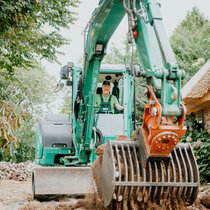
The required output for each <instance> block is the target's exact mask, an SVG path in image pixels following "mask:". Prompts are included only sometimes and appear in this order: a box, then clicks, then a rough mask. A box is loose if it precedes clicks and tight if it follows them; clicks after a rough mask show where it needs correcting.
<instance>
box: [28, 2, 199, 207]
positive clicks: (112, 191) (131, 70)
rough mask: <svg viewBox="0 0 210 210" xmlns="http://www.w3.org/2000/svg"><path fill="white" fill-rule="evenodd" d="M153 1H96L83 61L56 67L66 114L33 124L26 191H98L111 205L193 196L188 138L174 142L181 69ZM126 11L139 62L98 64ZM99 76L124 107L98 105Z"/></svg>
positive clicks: (195, 184)
mask: <svg viewBox="0 0 210 210" xmlns="http://www.w3.org/2000/svg"><path fill="white" fill-rule="evenodd" d="M160 6H161V5H160V4H159V3H158V2H157V1H156V0H100V1H99V4H98V7H97V8H96V9H95V10H94V12H93V14H92V17H91V19H90V21H89V22H88V24H87V26H86V28H85V30H84V59H83V66H82V67H80V66H76V65H74V64H73V63H68V65H66V66H64V67H62V68H61V79H62V80H64V81H66V84H67V86H72V114H71V117H70V116H69V115H64V114H63V115H62V114H59V115H48V116H46V117H45V118H43V119H42V120H41V121H40V122H39V125H38V127H37V133H36V159H35V163H37V164H38V165H40V167H36V168H35V169H34V171H33V174H32V192H33V198H36V197H39V196H43V195H50V194H75V195H76V194H85V193H95V192H96V191H97V193H98V194H99V197H100V198H101V200H102V202H103V205H104V206H105V207H109V206H110V205H112V208H113V209H128V203H130V204H129V205H131V206H136V207H137V209H138V207H139V206H141V204H142V203H144V204H146V203H150V204H160V205H161V204H162V203H163V202H164V201H166V200H177V201H179V202H184V203H185V204H188V205H191V204H193V202H194V201H195V199H196V197H197V194H198V189H199V172H198V167H197V164H196V160H195V157H194V154H193V151H192V148H191V146H190V144H188V143H179V141H180V139H181V137H182V136H183V134H184V133H185V131H186V127H185V126H184V120H185V115H186V108H185V106H184V103H183V102H182V98H181V93H180V90H181V80H182V79H183V78H184V76H185V72H184V71H183V70H181V69H179V67H178V65H177V62H176V59H175V56H174V53H173V50H172V48H171V45H170V43H169V39H168V38H167V36H166V33H165V31H164V27H163V23H162V17H161V13H160ZM125 15H127V17H128V41H129V42H133V43H135V45H136V48H137V51H138V56H139V59H140V64H135V63H133V62H131V63H126V64H125V65H103V64H101V63H102V60H103V58H104V55H105V54H106V49H107V45H108V42H109V40H110V38H111V36H112V35H113V33H114V32H115V30H116V29H117V27H118V25H119V24H120V22H121V20H122V19H123V18H124V16H125ZM138 77H143V78H145V80H146V85H141V84H139V82H138ZM103 81H109V83H110V84H111V90H110V93H111V94H112V95H114V96H115V97H116V98H117V99H118V101H119V103H120V104H121V105H122V106H123V107H124V110H123V111H121V112H119V111H118V110H115V111H114V112H109V111H107V112H104V113H98V112H97V107H96V96H97V94H101V87H102V84H103ZM61 84H63V83H60V84H59V85H58V86H57V89H59V88H60V87H61V86H63V85H61ZM137 85H140V86H142V87H143V88H145V97H146V98H147V104H146V105H145V107H144V114H143V123H142V125H141V126H138V125H137V124H136V105H135V104H136V102H135V101H136V91H135V90H136V86H137ZM121 137H123V138H121ZM101 147H103V153H102V154H101V155H99V157H98V153H96V154H95V152H96V151H97V149H100V148H101ZM113 205H114V206H115V207H113ZM126 206H127V207H126ZM142 208H143V207H142Z"/></svg>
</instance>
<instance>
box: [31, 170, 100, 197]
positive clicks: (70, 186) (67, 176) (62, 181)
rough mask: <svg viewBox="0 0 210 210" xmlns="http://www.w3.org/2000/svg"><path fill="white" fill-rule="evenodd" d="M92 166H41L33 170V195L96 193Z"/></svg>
mask: <svg viewBox="0 0 210 210" xmlns="http://www.w3.org/2000/svg"><path fill="white" fill-rule="evenodd" d="M95 192H96V187H95V182H94V180H93V178H92V174H91V169H90V167H39V168H35V169H34V170H33V172H32V197H33V199H34V198H37V197H40V196H44V195H61V194H67V195H83V194H89V193H91V194H92V193H95Z"/></svg>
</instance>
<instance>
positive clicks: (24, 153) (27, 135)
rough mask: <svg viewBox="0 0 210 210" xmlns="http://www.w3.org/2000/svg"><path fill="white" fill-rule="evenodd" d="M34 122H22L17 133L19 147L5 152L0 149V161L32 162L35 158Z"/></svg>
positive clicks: (3, 149)
mask: <svg viewBox="0 0 210 210" xmlns="http://www.w3.org/2000/svg"><path fill="white" fill-rule="evenodd" d="M34 123H35V122H34V120H28V121H26V122H24V123H23V124H22V125H21V127H20V129H18V131H17V136H18V138H20V143H19V146H18V148H17V149H16V150H10V151H7V150H6V149H5V148H1V149H0V161H6V162H9V161H10V162H14V163H20V162H26V161H27V160H30V161H34V158H35V131H34V129H33V127H34V126H33V125H34Z"/></svg>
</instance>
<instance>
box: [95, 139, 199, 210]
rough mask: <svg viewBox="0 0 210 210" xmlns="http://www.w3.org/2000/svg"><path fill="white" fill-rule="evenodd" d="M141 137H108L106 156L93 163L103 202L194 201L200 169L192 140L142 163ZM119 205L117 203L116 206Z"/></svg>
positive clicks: (122, 206)
mask: <svg viewBox="0 0 210 210" xmlns="http://www.w3.org/2000/svg"><path fill="white" fill-rule="evenodd" d="M140 147H141V144H139V142H138V141H108V143H107V146H106V148H105V150H104V154H103V156H101V157H100V158H98V159H97V161H96V162H95V163H94V164H93V166H92V173H93V177H94V179H95V182H96V186H97V190H98V193H99V196H100V197H101V198H102V200H103V202H104V206H109V205H113V202H114V203H115V204H114V205H117V206H120V208H117V209H128V207H126V206H128V203H129V202H130V204H129V205H131V206H133V205H134V206H137V207H139V206H141V205H142V204H143V205H145V203H149V202H150V204H151V203H156V204H157V205H158V204H161V202H163V201H164V200H165V201H166V200H169V199H171V200H175V199H176V200H177V201H178V202H179V201H180V200H181V201H182V202H184V203H185V204H188V205H189V204H192V203H193V202H194V201H195V199H196V196H197V194H198V188H199V173H198V168H197V165H196V161H195V158H194V155H193V152H192V148H191V146H190V144H183V143H179V144H178V145H177V146H176V148H175V149H174V150H173V151H172V153H171V154H170V157H169V158H168V159H162V158H160V159H158V158H150V159H148V161H147V163H146V165H145V167H143V165H144V164H142V163H141V161H142V158H141V155H142V154H141V148H140ZM115 208H116V206H115Z"/></svg>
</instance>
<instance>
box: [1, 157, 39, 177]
mask: <svg viewBox="0 0 210 210" xmlns="http://www.w3.org/2000/svg"><path fill="white" fill-rule="evenodd" d="M34 167H37V165H35V164H34V163H32V162H31V161H27V162H24V163H18V164H15V163H10V162H0V180H17V181H26V180H28V179H30V178H31V172H32V169H33V168H34Z"/></svg>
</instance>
